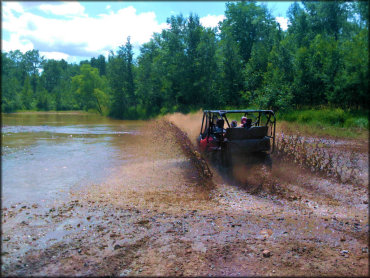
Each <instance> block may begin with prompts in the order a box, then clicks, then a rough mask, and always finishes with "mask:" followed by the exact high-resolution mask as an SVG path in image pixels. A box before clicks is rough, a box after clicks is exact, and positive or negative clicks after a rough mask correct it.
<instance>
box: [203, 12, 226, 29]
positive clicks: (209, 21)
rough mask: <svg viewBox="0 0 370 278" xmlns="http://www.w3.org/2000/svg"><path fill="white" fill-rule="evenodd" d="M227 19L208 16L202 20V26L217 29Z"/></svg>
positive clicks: (221, 16) (219, 16) (220, 16)
mask: <svg viewBox="0 0 370 278" xmlns="http://www.w3.org/2000/svg"><path fill="white" fill-rule="evenodd" d="M225 18H226V17H225V16H224V15H207V16H205V17H201V18H200V20H199V21H200V24H202V25H203V26H204V27H211V28H214V27H217V26H218V23H219V22H220V21H223V20H224V19H225Z"/></svg>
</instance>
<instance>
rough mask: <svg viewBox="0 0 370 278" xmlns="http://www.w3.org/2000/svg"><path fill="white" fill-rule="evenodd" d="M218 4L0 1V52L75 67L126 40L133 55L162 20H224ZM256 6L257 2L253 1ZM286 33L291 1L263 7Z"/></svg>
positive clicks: (212, 24) (208, 24)
mask: <svg viewBox="0 0 370 278" xmlns="http://www.w3.org/2000/svg"><path fill="white" fill-rule="evenodd" d="M226 3H227V2H222V1H205V2H201V1H194V2H191V1H173V2H171V1H165V2H159V1H153V2H150V1H147V2H146V1H143V2H139V1H115V2H105V1H102V2H96V1H94V2H84V1H82V2H77V1H68V2H62V1H51V2H46V1H43V2H13V1H12V2H6V1H2V4H1V5H2V25H1V26H2V45H1V47H2V51H10V50H16V49H19V50H21V51H22V52H26V51H27V50H31V49H37V50H39V51H40V53H41V55H43V56H44V57H45V58H48V59H56V60H59V59H65V60H67V61H68V62H79V61H80V60H83V59H90V58H91V57H96V56H98V55H99V54H103V55H105V56H107V55H108V53H109V51H110V50H116V49H117V48H118V46H119V45H122V44H124V43H125V42H126V38H127V36H131V42H132V43H133V45H134V49H135V53H136V54H137V53H139V47H140V45H141V44H143V43H145V42H147V41H149V40H150V38H151V36H152V34H153V32H161V30H162V29H164V28H168V25H167V24H166V19H167V17H169V16H171V15H178V14H180V13H182V14H183V15H184V16H188V15H189V14H190V13H191V12H192V13H195V14H197V15H198V16H199V17H200V21H201V24H202V25H203V26H205V27H216V26H217V23H218V22H219V21H222V20H223V18H224V16H223V15H224V12H225V4H226ZM258 3H261V2H258ZM262 3H263V4H265V5H267V7H268V9H269V10H270V11H271V12H272V15H273V16H274V17H275V18H276V20H277V21H278V22H279V23H280V24H281V26H282V28H283V29H284V28H286V24H287V19H286V18H287V16H286V11H287V10H288V8H289V6H290V5H291V4H292V3H293V2H286V1H283V2H277V1H271V2H262Z"/></svg>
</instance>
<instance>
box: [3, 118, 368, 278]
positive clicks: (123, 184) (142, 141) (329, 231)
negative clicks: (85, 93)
mask: <svg viewBox="0 0 370 278" xmlns="http://www.w3.org/2000/svg"><path fill="white" fill-rule="evenodd" d="M184 117H185V116H179V115H177V116H176V115H175V116H171V117H169V118H168V119H167V120H169V121H172V122H173V123H178V122H186V123H187V125H184V126H182V129H183V131H184V132H186V134H187V135H188V136H189V138H190V140H189V139H187V138H185V137H184V133H182V131H180V130H179V129H178V128H176V126H172V125H171V124H170V123H169V122H168V121H167V120H157V121H153V122H150V123H148V124H147V125H146V126H145V127H143V129H142V131H141V132H142V136H140V138H138V139H135V140H132V142H129V143H128V144H127V146H126V148H125V150H124V151H126V152H129V153H131V154H132V160H131V161H130V162H129V163H127V164H125V165H122V166H121V167H118V168H117V169H115V171H114V172H115V174H114V175H113V176H112V177H111V178H110V179H109V180H107V181H106V182H105V183H103V184H97V185H93V186H89V187H86V188H82V189H79V190H74V191H71V192H70V194H69V198H68V199H63V200H55V202H51V203H50V204H49V205H48V206H44V205H40V204H26V203H22V204H20V203H18V204H15V205H12V206H11V207H3V208H2V275H5V276H30V275H34V276H43V275H46V276H64V275H65V276H76V275H90V276H102V275H113V276H136V275H142V276H158V275H160V276H179V275H182V276H208V275H212V276H256V275H257V276H270V275H271V276H324V275H330V276H367V275H368V272H369V270H368V268H369V263H368V258H369V254H368V252H369V251H368V236H369V232H368V231H369V225H368V224H369V221H368V173H367V172H368V150H367V142H363V141H361V142H356V141H353V140H351V141H349V142H347V141H345V140H344V141H343V140H342V141H341V142H342V143H340V144H335V143H333V144H331V145H330V144H329V145H330V148H333V149H335V150H336V152H337V153H338V155H341V154H342V153H345V152H347V151H350V152H351V153H352V152H353V151H354V152H356V154H357V156H358V157H359V160H358V161H359V163H358V164H356V165H355V166H353V167H357V168H358V171H359V173H361V174H362V176H365V177H366V179H362V180H361V179H359V180H356V182H352V183H351V182H342V181H341V180H340V179H338V178H334V177H327V176H325V175H324V174H323V173H321V172H312V171H311V170H310V169H309V168H305V167H303V166H299V165H298V164H297V163H294V161H292V160H289V159H284V157H281V156H272V157H271V160H272V166H270V165H269V164H266V163H265V162H264V160H263V159H262V160H260V159H256V160H255V161H253V160H252V162H251V161H250V160H249V161H248V163H244V164H243V163H241V164H238V165H236V166H235V167H233V168H230V169H227V170H226V171H225V170H223V169H222V168H220V166H219V165H218V164H217V162H214V161H207V163H205V162H202V159H201V158H200V155H199V154H198V153H197V152H194V149H192V148H191V146H190V143H189V142H191V141H192V142H194V138H195V136H196V132H197V131H198V130H197V128H198V127H197V126H196V124H194V125H192V124H191V123H192V121H193V120H194V119H193V118H196V120H199V118H198V117H196V116H194V115H193V116H190V118H186V117H185V118H184ZM191 117H193V118H191ZM184 119H186V121H183V120H184ZM197 122H198V121H197ZM356 144H358V145H359V147H354V146H356ZM208 167H209V169H208ZM361 181H365V182H361Z"/></svg>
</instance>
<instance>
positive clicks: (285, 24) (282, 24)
mask: <svg viewBox="0 0 370 278" xmlns="http://www.w3.org/2000/svg"><path fill="white" fill-rule="evenodd" d="M275 20H276V21H277V22H278V23H279V24H280V28H281V29H283V30H284V31H285V30H287V29H288V18H285V17H281V16H278V17H276V18H275Z"/></svg>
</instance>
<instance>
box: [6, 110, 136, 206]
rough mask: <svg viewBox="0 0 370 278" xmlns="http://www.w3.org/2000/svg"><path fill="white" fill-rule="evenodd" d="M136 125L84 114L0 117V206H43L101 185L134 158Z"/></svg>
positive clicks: (7, 115) (35, 114) (20, 114)
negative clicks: (73, 190)
mask: <svg viewBox="0 0 370 278" xmlns="http://www.w3.org/2000/svg"><path fill="white" fill-rule="evenodd" d="M141 125H142V123H141V122H139V121H119V120H112V119H108V118H104V117H100V116H98V115H94V114H87V113H16V114H3V115H2V130H1V137H2V148H1V156H2V161H1V162H2V163H1V170H2V204H3V206H9V205H12V204H14V203H17V202H24V201H27V202H40V201H41V202H42V201H46V200H48V199H54V198H58V197H59V195H61V194H62V195H63V194H65V193H66V192H68V191H69V189H70V188H71V187H79V186H83V185H91V184H98V183H101V182H102V181H103V180H104V179H105V178H107V177H108V176H109V175H110V174H111V170H112V169H113V168H114V167H116V166H117V165H121V164H122V163H127V162H128V161H129V160H130V159H131V157H132V154H130V152H129V148H130V146H129V145H128V144H127V141H128V140H131V139H132V138H135V137H137V136H139V134H138V128H139V127H140V126H141Z"/></svg>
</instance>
